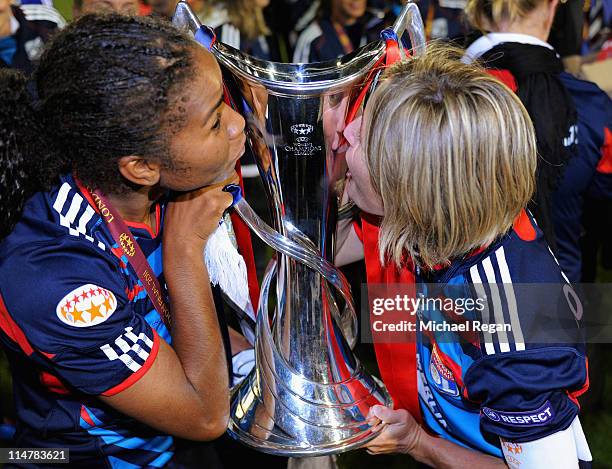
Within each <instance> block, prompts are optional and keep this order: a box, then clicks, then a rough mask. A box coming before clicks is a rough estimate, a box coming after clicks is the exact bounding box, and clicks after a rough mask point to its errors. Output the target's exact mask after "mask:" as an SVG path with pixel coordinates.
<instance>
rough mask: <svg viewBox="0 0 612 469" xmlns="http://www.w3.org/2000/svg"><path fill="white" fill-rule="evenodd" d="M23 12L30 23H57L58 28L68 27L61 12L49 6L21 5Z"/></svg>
mask: <svg viewBox="0 0 612 469" xmlns="http://www.w3.org/2000/svg"><path fill="white" fill-rule="evenodd" d="M19 8H21V11H23V14H24V16H25V17H26V19H27V20H28V21H51V22H53V23H56V24H57V25H58V27H60V28H63V27H64V26H66V20H65V19H64V17H63V16H62V15H61V13H60V12H59V11H57V10H56V9H55V8H53V7H50V6H47V5H34V4H28V5H21V6H20V7H19Z"/></svg>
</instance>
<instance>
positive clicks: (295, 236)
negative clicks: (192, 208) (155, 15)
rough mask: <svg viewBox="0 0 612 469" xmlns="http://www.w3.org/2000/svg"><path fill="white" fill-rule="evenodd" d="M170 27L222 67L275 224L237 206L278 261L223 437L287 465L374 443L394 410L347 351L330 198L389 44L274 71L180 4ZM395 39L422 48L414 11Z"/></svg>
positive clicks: (344, 286)
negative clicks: (385, 411) (379, 409)
mask: <svg viewBox="0 0 612 469" xmlns="http://www.w3.org/2000/svg"><path fill="white" fill-rule="evenodd" d="M173 22H174V24H175V25H177V26H178V27H180V28H183V29H188V30H190V31H191V32H192V33H194V35H195V36H196V39H197V40H198V41H199V42H200V43H202V44H203V45H205V47H209V48H210V51H211V52H212V53H213V55H214V56H215V58H216V59H217V61H218V62H219V64H220V66H221V69H222V71H223V78H224V84H225V86H226V88H227V90H228V91H229V94H230V95H231V97H232V101H233V103H239V104H238V105H237V107H238V109H237V110H238V111H239V112H241V113H242V115H243V116H244V118H245V121H246V123H247V124H246V129H245V131H246V134H247V141H248V142H249V146H250V147H251V150H252V152H253V154H254V156H255V159H256V161H257V165H258V169H259V173H260V175H261V177H262V180H263V183H264V187H265V192H266V196H267V200H268V204H269V208H270V211H271V214H272V220H273V225H274V226H273V229H272V228H270V227H268V226H264V225H263V224H262V223H261V222H260V220H258V219H257V216H256V215H254V213H253V212H252V209H250V207H249V206H248V204H247V203H246V202H245V201H242V202H241V203H240V204H236V205H235V209H236V211H237V213H238V214H239V215H240V216H241V217H242V218H243V219H244V220H245V222H246V223H247V225H249V227H250V228H251V229H252V230H253V231H254V232H255V233H256V234H258V235H259V236H260V237H261V238H262V239H263V240H264V241H265V242H266V243H268V244H269V245H270V246H272V247H273V248H274V249H276V251H277V256H276V258H275V259H273V260H272V261H270V263H269V264H268V267H267V269H266V272H265V274H264V278H263V280H262V283H261V296H260V302H259V308H258V311H257V320H256V322H257V327H256V341H255V357H256V365H255V368H254V369H253V371H252V372H251V373H250V375H249V376H248V377H247V378H245V379H244V380H243V381H242V383H241V384H240V385H238V386H237V387H235V388H234V389H233V390H232V402H231V409H230V412H231V414H230V423H229V428H228V431H229V433H230V434H231V435H232V436H233V437H235V438H236V439H238V440H240V441H241V442H243V443H245V444H247V445H249V446H252V447H254V448H256V449H258V450H260V451H265V452H268V453H272V454H280V455H286V456H298V457H299V456H319V455H324V454H332V453H338V452H341V451H346V450H349V449H351V448H355V447H359V446H361V445H363V444H364V443H366V442H367V441H368V440H369V439H371V438H373V437H374V436H375V434H374V433H372V431H371V427H370V425H369V424H368V423H367V421H366V417H367V414H368V411H369V409H370V407H372V406H373V405H376V404H383V405H391V399H390V397H389V394H388V393H387V391H386V389H385V387H384V385H382V383H380V382H379V381H378V380H376V379H374V378H373V377H372V376H370V375H369V374H368V373H366V372H365V370H364V369H363V367H362V365H361V363H360V362H359V360H358V359H357V358H356V357H355V356H354V354H353V353H352V350H351V347H352V346H353V345H354V344H355V342H356V339H357V316H356V314H355V308H354V305H353V300H352V297H351V293H350V288H349V286H348V282H347V281H346V279H345V278H344V276H343V275H342V273H341V272H340V271H339V270H338V269H337V268H335V267H334V266H333V265H332V264H331V262H332V261H333V254H334V253H333V249H334V237H335V230H336V223H337V218H338V204H339V196H340V195H341V194H338V193H337V192H338V188H339V187H342V181H343V180H344V176H345V173H346V161H345V159H344V154H343V153H341V152H339V151H337V150H338V146H339V144H338V131H341V130H343V128H344V126H345V120H346V116H347V112H348V109H349V107H350V105H351V102H352V101H354V100H355V97H356V96H357V95H359V91H360V90H361V89H364V88H365V87H366V86H369V83H370V82H368V77H370V76H371V72H372V71H373V69H374V68H375V66H376V65H377V64H380V62H381V60H382V59H383V58H384V56H385V52H386V44H385V42H384V41H382V40H381V41H377V42H374V43H370V44H367V45H365V46H363V47H362V48H360V49H358V50H357V51H355V52H353V53H351V54H349V55H346V56H344V57H342V58H340V59H337V60H333V61H330V62H323V63H317V64H316V65H315V64H288V63H275V62H267V61H263V60H259V59H256V58H254V57H251V56H248V55H246V54H244V53H242V52H240V51H238V50H236V49H234V48H232V47H230V46H228V45H226V44H223V43H220V42H215V41H213V40H212V35H211V33H212V32H211V30H210V29H209V28H207V27H205V26H202V25H201V23H200V22H199V20H198V19H197V17H196V16H195V15H194V14H193V12H192V11H191V9H190V8H189V6H188V5H187V3H185V2H184V1H180V2H179V3H178V5H177V9H176V12H175V15H174V19H173ZM393 32H394V33H395V34H396V35H397V36H398V37H401V35H402V34H403V33H404V32H407V33H408V34H409V36H410V41H411V45H412V49H413V51H414V52H415V53H416V54H419V53H421V52H423V51H424V47H425V33H424V28H423V22H422V20H421V17H420V14H419V11H418V8H417V6H416V5H415V4H414V3H408V4H407V5H405V6H404V8H403V10H402V12H401V13H400V15H399V16H398V19H397V21H396V23H395V24H394V26H393ZM271 296H274V297H275V310H274V311H270V309H271V308H270V307H271V302H270V297H271Z"/></svg>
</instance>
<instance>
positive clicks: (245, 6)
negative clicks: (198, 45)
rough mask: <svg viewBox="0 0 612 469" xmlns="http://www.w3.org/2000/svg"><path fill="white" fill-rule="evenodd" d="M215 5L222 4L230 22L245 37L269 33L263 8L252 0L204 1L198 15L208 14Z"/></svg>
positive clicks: (249, 37) (253, 37)
mask: <svg viewBox="0 0 612 469" xmlns="http://www.w3.org/2000/svg"><path fill="white" fill-rule="evenodd" d="M217 5H220V6H223V7H224V8H225V9H226V10H227V13H228V15H229V20H230V23H232V24H233V25H234V26H236V27H237V28H238V30H239V31H240V32H241V33H242V34H244V35H245V36H246V37H247V39H255V38H257V37H259V36H267V35H269V34H270V30H269V29H268V26H267V25H266V20H265V19H264V15H263V9H261V8H259V7H258V6H257V5H255V1H254V0H219V1H218V2H210V3H209V2H208V1H205V3H204V6H203V7H202V10H201V11H200V12H199V13H198V15H199V16H201V17H206V16H208V15H210V13H211V11H212V9H213V8H214V7H215V6H217Z"/></svg>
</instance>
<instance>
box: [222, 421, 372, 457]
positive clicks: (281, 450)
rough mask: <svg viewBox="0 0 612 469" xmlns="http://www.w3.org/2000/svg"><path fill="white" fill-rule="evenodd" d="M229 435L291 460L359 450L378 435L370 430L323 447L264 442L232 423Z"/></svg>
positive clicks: (256, 448)
mask: <svg viewBox="0 0 612 469" xmlns="http://www.w3.org/2000/svg"><path fill="white" fill-rule="evenodd" d="M228 434H229V435H230V436H231V437H232V438H234V439H236V440H238V441H240V442H241V443H243V444H245V445H247V446H249V447H250V448H253V449H255V450H257V451H261V452H262V453H268V454H272V455H274V456H285V457H290V458H312V457H317V456H327V455H330V454H340V453H344V452H346V451H351V450H353V449H358V448H360V447H362V446H363V445H365V444H366V443H367V442H368V441H370V440H372V439H374V437H376V436H377V435H378V433H372V432H371V431H370V430H367V431H364V432H362V433H361V434H358V435H356V436H355V437H353V438H351V439H349V440H345V441H339V442H331V443H329V444H327V445H323V446H308V445H304V444H303V443H300V442H299V441H297V440H295V441H293V442H292V443H291V442H287V443H286V444H278V443H276V442H275V443H271V442H270V441H269V440H262V439H260V438H257V437H255V436H253V435H252V434H250V433H247V432H244V431H242V430H240V429H239V428H237V427H236V426H235V425H234V424H233V422H232V423H230V426H229V428H228Z"/></svg>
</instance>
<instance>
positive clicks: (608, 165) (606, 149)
mask: <svg viewBox="0 0 612 469" xmlns="http://www.w3.org/2000/svg"><path fill="white" fill-rule="evenodd" d="M597 171H598V172H600V173H604V174H612V132H611V131H610V129H608V128H607V127H606V128H605V129H604V144H603V146H602V147H601V159H600V160H599V164H598V165H597Z"/></svg>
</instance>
